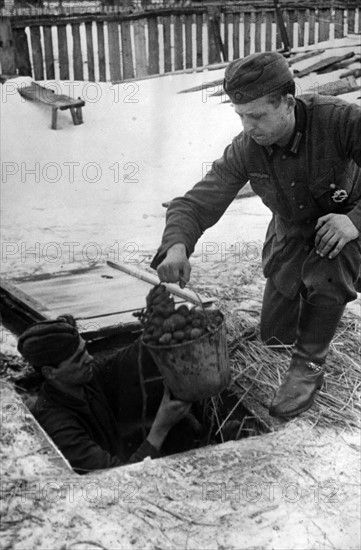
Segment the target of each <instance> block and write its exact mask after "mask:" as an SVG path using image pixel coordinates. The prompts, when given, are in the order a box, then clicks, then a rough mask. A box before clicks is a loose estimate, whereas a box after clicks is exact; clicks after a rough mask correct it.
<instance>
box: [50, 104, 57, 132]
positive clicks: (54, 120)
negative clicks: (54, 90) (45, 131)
mask: <svg viewBox="0 0 361 550" xmlns="http://www.w3.org/2000/svg"><path fill="white" fill-rule="evenodd" d="M57 120H58V109H57V108H56V107H53V108H52V113H51V128H52V129H53V130H56V123H57Z"/></svg>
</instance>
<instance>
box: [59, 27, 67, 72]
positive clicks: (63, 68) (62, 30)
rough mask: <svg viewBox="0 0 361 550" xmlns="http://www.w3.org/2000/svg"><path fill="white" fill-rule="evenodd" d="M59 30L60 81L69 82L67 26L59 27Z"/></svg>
mask: <svg viewBox="0 0 361 550" xmlns="http://www.w3.org/2000/svg"><path fill="white" fill-rule="evenodd" d="M57 30H58V48H59V65H60V80H69V57H68V40H67V37H66V26H65V25H58V27H57Z"/></svg>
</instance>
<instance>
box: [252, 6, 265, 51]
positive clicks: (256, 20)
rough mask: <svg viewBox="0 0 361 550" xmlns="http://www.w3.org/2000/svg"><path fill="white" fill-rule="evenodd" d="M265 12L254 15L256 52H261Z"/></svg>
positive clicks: (257, 12)
mask: <svg viewBox="0 0 361 550" xmlns="http://www.w3.org/2000/svg"><path fill="white" fill-rule="evenodd" d="M263 15H264V14H263V12H260V11H256V12H255V13H254V14H253V20H254V23H255V35H254V47H255V50H254V51H255V52H260V51H261V30H262V21H263Z"/></svg>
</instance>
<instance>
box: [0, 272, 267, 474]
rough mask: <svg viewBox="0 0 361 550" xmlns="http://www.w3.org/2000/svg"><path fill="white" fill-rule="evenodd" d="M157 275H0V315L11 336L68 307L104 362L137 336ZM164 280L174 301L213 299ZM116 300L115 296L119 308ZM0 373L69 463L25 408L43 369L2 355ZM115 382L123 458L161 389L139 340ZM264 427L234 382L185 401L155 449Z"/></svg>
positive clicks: (138, 438) (187, 446) (186, 446)
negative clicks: (138, 355) (185, 408)
mask: <svg viewBox="0 0 361 550" xmlns="http://www.w3.org/2000/svg"><path fill="white" fill-rule="evenodd" d="M158 283H159V281H158V279H157V277H155V276H154V275H152V274H151V273H149V272H146V271H139V270H137V269H135V268H131V267H129V266H124V265H119V264H114V263H108V264H107V265H101V266H96V267H93V268H89V269H82V270H76V271H69V272H65V273H55V274H52V275H48V274H47V275H38V276H32V277H26V278H22V279H16V280H12V281H11V282H9V281H2V282H1V286H0V292H1V298H2V300H1V303H2V306H1V314H2V320H3V323H4V325H5V327H6V330H9V331H10V332H11V333H12V334H15V335H17V336H18V335H19V334H20V333H21V332H22V331H23V330H24V329H25V328H26V327H28V326H30V325H31V324H33V323H34V322H36V321H39V320H44V319H55V318H56V317H57V316H59V315H61V314H65V313H68V314H71V315H73V317H75V319H76V320H77V324H78V327H79V331H80V333H81V335H82V337H83V338H84V339H85V340H87V349H88V351H89V353H90V354H92V355H93V356H94V358H95V360H96V361H97V362H103V361H106V360H108V359H110V358H111V357H112V356H114V355H115V354H116V353H117V352H119V351H120V349H122V348H124V347H125V346H127V345H131V344H132V343H135V342H137V341H138V340H139V338H140V335H141V333H142V325H141V324H140V322H139V315H138V314H139V311H141V310H142V309H143V308H144V307H145V300H146V296H147V294H148V293H149V290H150V289H151V288H152V287H154V286H155V285H157V284H158ZM166 286H167V288H168V290H170V292H171V293H172V296H173V297H174V301H175V302H176V303H177V305H179V304H185V305H186V304H188V305H189V307H191V306H193V305H195V304H198V305H199V299H201V301H202V304H203V307H205V308H207V307H208V306H210V305H211V304H212V300H209V299H204V298H202V297H199V296H198V295H196V294H195V293H194V292H192V291H190V290H185V289H183V290H181V289H180V288H179V287H178V286H176V285H166ZM116 304H121V308H119V309H118V308H117V306H116ZM134 313H135V314H136V315H134ZM137 345H140V344H139V342H138V343H137ZM1 377H2V379H3V380H4V379H5V380H8V381H10V382H12V383H13V384H14V386H15V389H16V391H17V392H18V394H19V395H20V397H21V399H22V401H23V403H24V407H25V410H26V413H27V418H28V420H29V419H30V422H31V423H32V424H33V428H34V431H35V434H36V437H37V438H38V439H40V440H41V441H43V442H44V445H45V447H46V448H47V452H48V453H50V455H51V456H52V459H54V461H56V462H57V463H59V461H60V462H61V461H62V460H63V465H64V467H65V468H67V469H68V468H70V465H69V463H68V462H67V461H66V460H65V458H64V457H63V455H62V454H61V453H60V451H59V450H58V449H57V448H56V446H55V445H54V443H53V442H52V441H51V439H50V438H49V436H48V435H47V434H46V433H45V432H44V430H43V429H42V428H41V426H40V425H39V424H38V423H37V421H36V420H35V418H34V417H33V416H32V415H31V414H30V413H31V410H32V407H33V406H34V403H35V401H36V399H37V394H38V391H39V389H40V386H41V384H42V382H43V379H42V377H41V376H40V375H39V374H37V373H36V372H35V371H34V370H33V369H32V368H31V367H29V366H28V365H27V363H26V362H25V361H24V360H23V359H22V358H19V359H18V360H13V361H12V360H10V361H6V360H5V361H4V362H3V372H2V373H1ZM119 383H120V384H121V387H122V400H121V410H120V411H119V417H118V419H119V423H120V431H121V433H122V434H123V442H124V450H125V454H126V458H129V457H130V456H131V454H132V453H133V452H134V451H135V450H136V449H137V448H138V447H139V445H140V444H141V443H142V441H144V439H145V437H146V435H147V433H148V432H149V429H150V427H151V424H152V421H153V419H154V417H155V414H156V412H157V410H158V407H159V404H160V402H161V399H162V396H163V390H164V379H163V376H162V374H161V373H160V371H159V369H158V367H157V366H156V364H155V362H154V361H153V359H152V357H151V355H150V354H149V352H148V351H147V349H146V348H145V346H142V361H141V363H140V364H138V368H136V369H135V368H134V366H133V368H130V367H126V368H123V370H122V372H121V376H120V381H119ZM10 412H11V411H10ZM28 413H29V414H28ZM264 431H265V427H264V426H263V425H261V424H260V422H259V418H256V416H255V415H253V414H252V413H251V412H250V411H249V410H248V408H247V407H246V406H245V405H244V403H243V402H242V400H241V399H240V396H239V395H238V393H237V386H235V385H232V384H231V385H230V386H229V387H228V388H227V389H224V390H223V391H221V392H220V393H219V394H217V395H215V396H214V397H211V398H206V399H203V400H200V401H196V402H194V403H193V404H192V407H191V410H190V412H189V413H188V415H187V416H186V417H185V418H184V419H183V420H181V422H179V423H178V424H177V425H176V426H174V427H173V428H172V430H171V431H170V432H169V434H168V436H167V438H166V440H165V442H164V444H163V446H162V456H167V455H171V454H176V453H183V452H185V451H191V450H192V449H197V448H200V447H204V446H207V445H218V444H221V443H223V442H226V441H229V440H238V439H241V438H244V437H249V436H253V435H259V434H260V433H263V432H264Z"/></svg>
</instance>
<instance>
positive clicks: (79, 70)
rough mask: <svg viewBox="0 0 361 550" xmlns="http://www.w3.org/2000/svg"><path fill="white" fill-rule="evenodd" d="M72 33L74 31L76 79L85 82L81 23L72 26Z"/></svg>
mask: <svg viewBox="0 0 361 550" xmlns="http://www.w3.org/2000/svg"><path fill="white" fill-rule="evenodd" d="M44 30H45V29H44ZM71 31H72V35H73V64H74V79H75V80H84V73H83V55H82V51H81V42H80V24H79V23H74V24H73V25H72V26H71Z"/></svg>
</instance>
